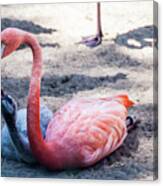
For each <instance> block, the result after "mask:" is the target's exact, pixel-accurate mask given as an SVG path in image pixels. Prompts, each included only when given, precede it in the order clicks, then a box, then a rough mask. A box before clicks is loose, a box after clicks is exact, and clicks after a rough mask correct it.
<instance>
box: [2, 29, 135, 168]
mask: <svg viewBox="0 0 163 186" xmlns="http://www.w3.org/2000/svg"><path fill="white" fill-rule="evenodd" d="M1 42H2V45H3V46H4V47H3V51H2V57H5V56H7V55H9V54H10V53H12V52H13V51H15V50H16V49H17V48H18V47H19V46H20V45H21V44H23V43H26V44H28V45H29V46H30V47H31V49H32V53H33V67H32V77H31V80H30V88H29V94H28V100H27V102H28V104H27V132H28V138H29V143H30V148H31V150H32V154H33V155H34V157H35V158H36V159H37V161H38V162H40V164H42V165H43V166H45V167H47V168H48V169H51V170H61V169H68V168H79V167H88V166H91V165H93V164H95V163H96V162H98V161H99V160H101V159H103V158H104V157H106V156H108V155H109V154H111V153H112V152H113V151H115V150H116V149H117V148H118V147H119V146H120V145H121V144H122V143H123V141H124V139H125V138H126V136H127V131H128V129H127V126H126V124H125V121H126V117H127V108H129V107H131V106H132V105H133V104H134V102H133V101H132V100H131V99H129V97H128V95H127V94H120V95H116V96H113V97H106V98H74V99H72V100H70V101H69V102H68V103H67V104H65V105H64V106H62V107H61V108H60V109H59V110H58V111H57V112H56V113H55V114H54V116H53V118H52V119H51V121H50V123H49V124H48V127H47V131H46V135H45V139H44V138H43V136H42V133H41V128H40V82H41V68H42V53H41V47H40V45H39V43H38V41H37V39H36V38H35V37H34V36H33V35H32V34H30V33H28V32H25V31H22V30H19V29H15V28H8V29H6V30H4V31H3V32H2V33H1Z"/></svg>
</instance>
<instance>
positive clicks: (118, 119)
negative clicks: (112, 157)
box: [46, 99, 127, 166]
mask: <svg viewBox="0 0 163 186" xmlns="http://www.w3.org/2000/svg"><path fill="white" fill-rule="evenodd" d="M126 117H127V109H126V107H125V106H123V105H122V104H121V103H119V102H117V101H115V100H110V99H109V100H107V99H73V100H71V101H69V102H68V103H67V104H66V105H64V106H63V107H62V108H61V109H60V110H59V111H57V112H56V113H55V115H54V118H53V119H52V121H51V122H50V124H49V126H48V129H47V133H46V141H47V142H48V141H55V142H56V141H58V143H59V144H61V146H62V148H63V149H65V152H66V155H67V156H68V154H69V152H70V156H73V155H74V160H75V159H77V160H78V161H81V164H82V166H88V165H91V164H94V163H95V162H96V161H98V160H100V159H102V158H103V157H105V156H107V155H109V154H110V153H111V152H113V151H114V150H116V149H117V148H118V147H119V146H120V145H121V144H122V142H123V140H124V139H125V137H126V135H127V129H126V124H125V120H126ZM75 154H76V155H77V156H80V158H79V157H78V158H77V157H75ZM78 163H79V162H78Z"/></svg>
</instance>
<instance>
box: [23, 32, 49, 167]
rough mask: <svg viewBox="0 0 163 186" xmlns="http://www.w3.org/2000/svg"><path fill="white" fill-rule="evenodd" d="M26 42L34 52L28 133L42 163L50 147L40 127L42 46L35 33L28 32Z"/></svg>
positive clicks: (33, 150)
mask: <svg viewBox="0 0 163 186" xmlns="http://www.w3.org/2000/svg"><path fill="white" fill-rule="evenodd" d="M24 42H25V43H26V44H28V45H29V46H30V47H31V49H32V53H33V66H32V76H31V81H30V87H29V94H28V101H27V102H28V105H27V133H28V137H29V143H30V148H31V151H32V153H33V155H34V156H35V157H36V159H38V161H40V163H41V162H46V160H47V157H48V156H49V148H48V145H47V144H46V143H45V141H44V139H43V136H42V132H41V127H40V83H41V69H42V53H41V47H40V45H39V43H38V41H37V40H36V39H35V37H33V35H31V34H27V35H26V36H25V38H24Z"/></svg>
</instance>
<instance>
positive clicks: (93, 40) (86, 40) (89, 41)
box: [79, 2, 103, 47]
mask: <svg viewBox="0 0 163 186" xmlns="http://www.w3.org/2000/svg"><path fill="white" fill-rule="evenodd" d="M96 6H97V11H96V12H97V20H96V22H97V31H96V32H97V33H96V35H95V36H88V37H83V39H82V41H80V42H79V43H81V44H85V45H86V46H88V47H96V46H98V45H100V44H101V42H102V37H103V33H102V26H101V4H100V2H97V5H96Z"/></svg>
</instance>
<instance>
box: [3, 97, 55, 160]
mask: <svg viewBox="0 0 163 186" xmlns="http://www.w3.org/2000/svg"><path fill="white" fill-rule="evenodd" d="M1 111H2V116H3V117H4V119H5V123H6V124H5V125H4V126H3V128H2V131H1V154H2V157H4V158H7V159H11V160H17V161H24V162H26V163H35V162H36V159H35V158H34V157H33V155H32V153H31V150H30V146H29V140H28V137H27V109H25V108H24V109H21V110H19V111H17V104H16V101H15V100H14V98H12V97H11V96H9V95H5V94H3V95H2V94H1ZM52 116H53V113H52V111H50V110H49V109H48V108H47V107H46V106H42V105H41V108H40V117H41V123H40V124H41V131H42V135H43V137H45V132H46V129H47V125H48V123H49V121H50V119H51V118H52Z"/></svg>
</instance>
